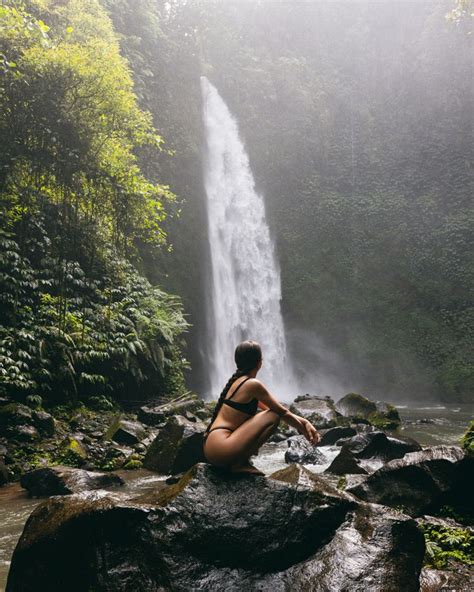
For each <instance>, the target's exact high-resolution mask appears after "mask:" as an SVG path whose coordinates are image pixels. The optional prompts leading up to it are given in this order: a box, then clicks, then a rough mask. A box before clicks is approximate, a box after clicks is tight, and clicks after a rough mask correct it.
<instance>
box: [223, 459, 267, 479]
mask: <svg viewBox="0 0 474 592" xmlns="http://www.w3.org/2000/svg"><path fill="white" fill-rule="evenodd" d="M230 472H231V473H248V474H250V475H260V476H262V477H265V473H262V471H260V470H259V469H257V467H256V466H254V465H253V464H252V463H251V462H250V461H249V460H247V461H245V462H242V463H236V464H235V465H231V467H230Z"/></svg>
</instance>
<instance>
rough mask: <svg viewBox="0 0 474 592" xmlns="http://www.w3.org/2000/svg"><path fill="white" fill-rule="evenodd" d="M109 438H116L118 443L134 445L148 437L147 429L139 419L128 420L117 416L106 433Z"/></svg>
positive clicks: (115, 440)
mask: <svg viewBox="0 0 474 592" xmlns="http://www.w3.org/2000/svg"><path fill="white" fill-rule="evenodd" d="M105 438H106V439H107V440H114V442H117V444H124V445H126V446H132V445H133V444H138V443H139V442H141V441H142V440H144V439H145V438H146V431H145V428H144V427H143V425H142V424H141V423H140V422H138V421H127V420H125V419H120V418H117V419H115V421H114V422H113V424H112V425H111V426H110V428H109V429H108V430H107V433H106V434H105Z"/></svg>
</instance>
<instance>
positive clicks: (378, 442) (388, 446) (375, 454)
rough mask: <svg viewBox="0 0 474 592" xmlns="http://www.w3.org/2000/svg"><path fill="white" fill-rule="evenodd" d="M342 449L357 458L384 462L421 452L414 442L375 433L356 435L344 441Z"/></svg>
mask: <svg viewBox="0 0 474 592" xmlns="http://www.w3.org/2000/svg"><path fill="white" fill-rule="evenodd" d="M342 447H343V448H346V449H348V450H350V451H351V452H352V454H353V455H354V456H356V457H357V458H379V459H381V460H384V461H388V460H393V459H395V458H402V457H403V456H404V455H405V454H407V453H408V452H416V451H419V450H421V446H420V444H418V442H416V441H415V440H412V439H410V438H406V439H404V440H401V439H400V438H394V437H391V436H387V435H386V434H384V432H377V431H374V432H367V433H362V434H357V435H356V436H353V437H352V438H349V439H348V440H345V441H344V442H343V443H342Z"/></svg>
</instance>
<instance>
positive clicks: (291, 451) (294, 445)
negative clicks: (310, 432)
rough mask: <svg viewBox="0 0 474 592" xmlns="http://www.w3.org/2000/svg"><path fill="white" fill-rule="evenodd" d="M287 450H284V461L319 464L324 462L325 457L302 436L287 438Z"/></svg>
mask: <svg viewBox="0 0 474 592" xmlns="http://www.w3.org/2000/svg"><path fill="white" fill-rule="evenodd" d="M287 443H288V450H286V451H285V462H287V463H301V464H302V463H306V464H314V465H319V464H323V463H325V462H326V457H325V456H324V454H322V453H321V451H319V450H318V449H317V448H316V447H315V446H313V445H312V444H310V443H309V442H308V440H306V438H305V437H304V436H292V437H291V438H288V440H287Z"/></svg>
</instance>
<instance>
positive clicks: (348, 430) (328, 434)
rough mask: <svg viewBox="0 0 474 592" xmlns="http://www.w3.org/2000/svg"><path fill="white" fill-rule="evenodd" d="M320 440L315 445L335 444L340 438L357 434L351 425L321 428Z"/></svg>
mask: <svg viewBox="0 0 474 592" xmlns="http://www.w3.org/2000/svg"><path fill="white" fill-rule="evenodd" d="M320 433H321V440H320V441H319V442H318V444H316V446H331V445H332V444H335V443H336V442H337V441H338V440H339V439H340V438H350V437H351V436H355V435H356V434H357V432H356V430H355V429H354V428H352V427H345V426H336V427H334V428H329V429H328V430H321V432H320Z"/></svg>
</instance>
